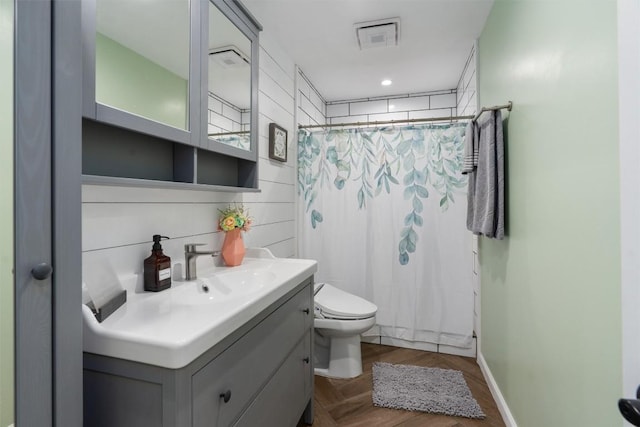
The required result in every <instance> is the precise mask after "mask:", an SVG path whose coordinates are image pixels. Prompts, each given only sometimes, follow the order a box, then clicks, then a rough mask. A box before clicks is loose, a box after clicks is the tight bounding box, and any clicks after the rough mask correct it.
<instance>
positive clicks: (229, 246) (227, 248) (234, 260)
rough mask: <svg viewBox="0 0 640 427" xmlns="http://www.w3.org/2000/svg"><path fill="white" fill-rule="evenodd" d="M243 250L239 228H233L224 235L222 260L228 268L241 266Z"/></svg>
mask: <svg viewBox="0 0 640 427" xmlns="http://www.w3.org/2000/svg"><path fill="white" fill-rule="evenodd" d="M244 254H245V249H244V242H243V241H242V234H240V229H239V228H234V229H233V230H231V231H227V232H226V233H225V234H224V242H223V243H222V259H223V260H224V263H225V264H227V265H228V266H229V267H234V266H236V265H240V264H242V260H243V259H244Z"/></svg>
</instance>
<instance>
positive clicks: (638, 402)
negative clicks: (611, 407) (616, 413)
mask: <svg viewBox="0 0 640 427" xmlns="http://www.w3.org/2000/svg"><path fill="white" fill-rule="evenodd" d="M618 409H619V410H620V413H621V414H622V416H623V417H624V419H625V420H627V421H629V422H630V423H631V424H633V425H634V426H640V386H639V387H638V390H636V398H635V399H620V400H618Z"/></svg>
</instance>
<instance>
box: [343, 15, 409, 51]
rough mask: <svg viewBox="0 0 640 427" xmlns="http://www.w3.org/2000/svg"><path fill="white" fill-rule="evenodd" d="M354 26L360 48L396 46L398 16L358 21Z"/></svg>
mask: <svg viewBox="0 0 640 427" xmlns="http://www.w3.org/2000/svg"><path fill="white" fill-rule="evenodd" d="M354 27H355V29H356V40H357V42H358V47H359V48H360V50H364V49H371V48H374V47H391V46H397V45H398V42H399V41H400V18H389V19H381V20H378V21H368V22H360V23H357V24H355V25H354Z"/></svg>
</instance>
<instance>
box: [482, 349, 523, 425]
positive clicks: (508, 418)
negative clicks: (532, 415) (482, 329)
mask: <svg viewBox="0 0 640 427" xmlns="http://www.w3.org/2000/svg"><path fill="white" fill-rule="evenodd" d="M477 361H478V365H479V366H480V370H481V371H482V375H484V379H485V381H486V382H487V385H488V386H489V390H490V391H491V395H492V396H493V400H495V401H496V405H497V406H498V410H499V411H500V415H502V420H503V421H504V423H505V425H506V427H518V425H517V424H516V420H515V419H514V418H513V415H511V411H510V410H509V407H508V406H507V401H506V400H504V396H502V393H501V392H500V388H499V387H498V383H496V380H495V378H493V375H492V374H491V370H490V369H489V365H487V361H486V360H484V356H482V353H478V358H477Z"/></svg>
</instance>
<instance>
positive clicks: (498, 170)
mask: <svg viewBox="0 0 640 427" xmlns="http://www.w3.org/2000/svg"><path fill="white" fill-rule="evenodd" d="M475 126H476V127H477V130H476V131H475V132H473V136H474V139H475V137H477V147H478V163H477V167H476V168H475V170H473V172H470V173H468V175H469V191H468V192H467V228H468V229H469V230H470V231H472V232H473V233H474V234H481V235H484V236H487V237H491V238H494V239H502V238H503V237H504V141H503V136H502V113H500V110H497V111H489V112H487V113H485V114H483V115H482V116H480V118H479V119H478V120H477V122H476V125H475ZM467 129H468V128H467Z"/></svg>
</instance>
